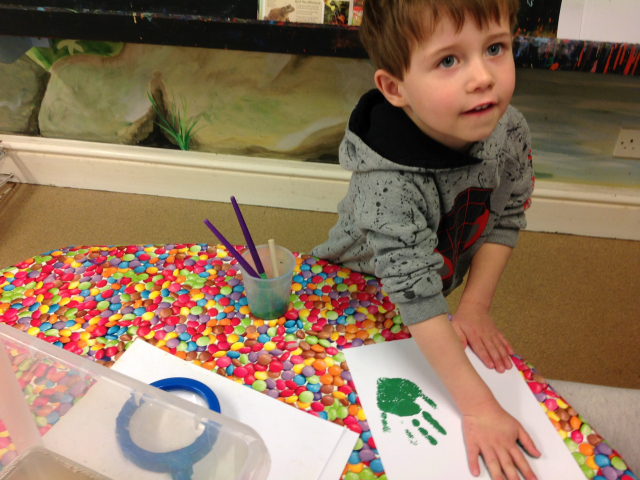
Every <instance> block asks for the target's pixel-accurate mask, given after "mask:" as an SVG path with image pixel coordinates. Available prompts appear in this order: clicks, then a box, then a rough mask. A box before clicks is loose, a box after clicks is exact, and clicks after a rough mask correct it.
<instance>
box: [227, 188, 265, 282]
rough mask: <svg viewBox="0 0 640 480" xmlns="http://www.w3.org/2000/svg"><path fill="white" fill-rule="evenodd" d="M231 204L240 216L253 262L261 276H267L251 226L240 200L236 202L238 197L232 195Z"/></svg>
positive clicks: (239, 219)
mask: <svg viewBox="0 0 640 480" xmlns="http://www.w3.org/2000/svg"><path fill="white" fill-rule="evenodd" d="M231 204H232V205H233V209H234V210H235V211H236V217H238V223H239V224H240V228H241V229H242V234H243V235H244V240H245V242H247V247H249V251H250V252H251V258H253V263H255V265H256V270H257V271H258V275H260V278H267V274H266V273H265V272H264V267H263V266H262V262H261V261H260V255H258V251H257V250H256V246H255V244H254V243H253V239H252V238H251V234H250V233H249V228H248V227H247V224H246V223H245V221H244V217H243V216H242V212H241V211H240V207H239V206H238V202H236V197H231Z"/></svg>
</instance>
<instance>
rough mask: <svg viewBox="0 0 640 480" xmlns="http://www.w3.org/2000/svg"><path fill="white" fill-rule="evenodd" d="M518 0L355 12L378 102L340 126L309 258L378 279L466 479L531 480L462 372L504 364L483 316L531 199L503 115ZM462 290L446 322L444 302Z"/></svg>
mask: <svg viewBox="0 0 640 480" xmlns="http://www.w3.org/2000/svg"><path fill="white" fill-rule="evenodd" d="M517 9H518V0H402V1H401V0H366V2H365V6H364V13H363V20H362V25H361V27H360V35H361V39H362V42H363V44H364V46H365V48H366V49H367V52H368V53H369V56H370V57H371V60H372V61H373V63H374V65H375V67H376V69H377V70H376V72H375V82H376V86H377V90H372V91H370V92H368V93H367V94H365V95H364V96H363V97H362V98H361V99H360V101H359V103H358V105H357V106H356V108H355V110H354V111H353V113H352V114H351V118H350V120H349V125H348V128H347V131H346V135H345V138H344V140H343V141H342V144H341V146H340V164H341V165H342V166H343V168H345V169H347V170H350V171H352V172H353V175H352V177H351V183H350V185H349V192H348V194H347V196H346V197H345V198H344V199H343V200H342V201H341V202H340V204H339V205H338V212H339V220H338V223H337V225H336V226H335V227H333V228H332V229H331V232H330V233H329V240H328V241H327V242H325V243H324V244H322V245H320V246H318V247H316V248H315V249H314V251H313V252H312V253H313V255H316V256H318V257H321V258H325V259H327V260H330V261H332V262H336V263H340V264H342V265H344V266H346V267H349V268H352V269H354V270H357V271H360V272H366V273H369V274H372V275H375V276H377V277H379V278H381V280H382V283H383V286H384V289H385V291H386V292H387V293H388V294H389V297H390V298H391V300H392V301H393V302H394V303H395V304H396V305H397V307H398V308H399V310H400V314H401V315H402V319H403V322H404V324H405V325H407V326H408V327H409V330H410V331H411V334H412V336H413V338H414V339H415V341H416V343H417V344H418V345H419V347H420V349H421V351H422V352H423V354H424V356H425V357H426V358H427V360H428V361H429V363H430V364H431V366H432V367H433V368H434V370H435V371H436V372H437V373H438V375H439V377H440V378H441V380H442V381H443V383H444V384H445V386H446V387H447V389H448V390H449V392H450V393H451V395H452V397H453V399H454V400H455V402H456V404H457V405H458V407H459V408H460V411H461V412H462V414H463V430H464V436H465V444H466V448H467V454H468V461H469V467H470V470H471V473H472V474H473V475H476V476H477V475H479V473H480V469H479V465H478V455H482V456H483V458H484V461H485V463H486V465H487V467H488V469H489V472H490V474H491V476H492V478H493V479H494V480H497V479H502V478H505V477H506V478H507V479H509V480H515V479H517V478H519V477H518V473H517V470H520V472H521V473H522V474H523V475H524V477H525V478H526V479H527V480H533V479H535V476H534V474H533V472H532V471H531V469H530V467H529V465H528V463H527V461H526V460H525V457H524V455H523V453H522V451H521V450H520V449H519V448H518V446H517V444H516V442H517V441H519V442H520V443H521V445H522V446H524V448H525V449H526V450H527V451H528V452H529V453H530V454H531V455H534V456H540V453H539V452H538V450H537V449H536V447H535V446H534V444H533V442H532V441H531V439H530V438H529V436H528V434H527V433H526V432H525V431H524V429H523V428H522V426H521V425H520V424H519V423H518V422H517V421H516V420H515V419H514V418H513V417H511V416H510V415H509V414H508V413H506V412H505V411H504V410H503V409H502V408H501V407H500V405H499V404H498V403H497V401H496V400H495V398H494V397H493V395H492V393H491V391H490V390H489V389H488V387H487V386H486V384H485V383H484V382H483V381H482V380H481V378H480V377H479V376H478V374H477V373H476V372H475V370H474V369H473V367H472V366H471V364H470V362H469V361H468V359H467V357H466V355H465V353H464V350H463V347H465V346H466V345H467V344H469V345H470V346H471V348H472V349H473V350H474V351H475V352H476V354H477V355H478V356H479V357H480V358H481V359H482V361H483V362H484V363H485V365H486V366H487V367H489V368H495V369H496V370H497V371H498V372H504V370H505V368H511V362H510V360H509V355H511V354H512V353H513V351H512V349H511V346H510V345H509V343H508V342H507V340H506V339H505V338H504V337H503V336H502V334H501V333H500V332H499V331H498V329H497V328H496V326H495V324H494V323H493V320H492V319H491V317H490V316H489V307H490V305H491V300H492V298H493V294H494V292H495V289H496V285H497V283H498V280H499V278H500V276H501V274H502V272H503V270H504V268H505V265H506V263H507V261H508V259H509V256H510V253H511V249H512V248H513V247H514V246H515V244H516V241H517V238H518V232H519V229H520V228H523V227H524V226H525V225H526V221H525V216H524V211H525V209H526V208H527V207H528V206H529V203H530V196H531V192H532V190H533V169H532V166H531V156H530V138H529V130H528V127H527V124H526V122H525V120H524V118H523V117H522V115H521V114H520V113H519V112H518V111H517V110H516V109H515V108H513V107H510V106H509V102H510V101H511V96H512V94H513V90H514V85H515V67H514V62H513V56H512V53H511V42H512V32H513V29H514V26H515V21H516V13H517ZM467 271H469V278H468V281H467V285H466V287H465V290H464V293H463V295H462V298H461V301H460V305H459V307H458V310H457V312H456V314H455V315H454V317H453V320H452V321H451V322H450V321H449V319H448V316H447V312H448V307H447V303H446V301H445V298H444V297H445V295H447V294H448V293H450V292H451V291H452V290H453V289H454V288H456V287H457V286H458V285H460V283H461V282H462V280H463V277H464V275H465V274H466V273H467Z"/></svg>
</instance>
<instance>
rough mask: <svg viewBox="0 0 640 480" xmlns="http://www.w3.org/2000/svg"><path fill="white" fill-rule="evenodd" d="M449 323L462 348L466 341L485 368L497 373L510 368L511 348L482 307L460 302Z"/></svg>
mask: <svg viewBox="0 0 640 480" xmlns="http://www.w3.org/2000/svg"><path fill="white" fill-rule="evenodd" d="M451 325H452V326H453V329H454V330H455V331H456V334H457V335H458V338H459V339H460V342H461V343H462V346H463V348H464V347H466V346H467V343H468V344H469V346H471V349H472V350H473V351H474V352H475V353H476V355H478V357H479V358H480V360H482V362H483V363H484V364H485V365H486V366H487V368H495V369H496V370H497V371H498V372H499V373H502V372H504V371H505V369H510V368H511V366H512V363H511V359H510V358H509V355H513V348H511V345H510V344H509V342H508V341H507V339H506V338H505V337H504V335H502V333H501V332H500V330H498V328H497V327H496V325H495V323H493V320H492V319H491V317H490V316H489V313H488V312H485V311H484V309H482V308H477V307H474V306H469V305H464V304H462V303H460V305H459V306H458V310H457V311H456V314H455V315H454V316H453V320H451Z"/></svg>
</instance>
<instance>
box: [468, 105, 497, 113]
mask: <svg viewBox="0 0 640 480" xmlns="http://www.w3.org/2000/svg"><path fill="white" fill-rule="evenodd" d="M495 106H496V104H495V103H493V102H487V103H482V104H480V105H478V106H476V107H474V108H472V109H471V110H467V111H466V112H463V113H464V114H466V115H473V114H482V113H485V112H487V111H489V110H491V109H493V107H495Z"/></svg>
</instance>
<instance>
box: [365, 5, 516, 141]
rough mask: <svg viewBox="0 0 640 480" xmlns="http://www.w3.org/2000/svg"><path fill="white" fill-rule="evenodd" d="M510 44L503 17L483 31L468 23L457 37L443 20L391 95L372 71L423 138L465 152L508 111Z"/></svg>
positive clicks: (416, 52) (511, 75) (511, 73)
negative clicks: (421, 132) (428, 138)
mask: <svg viewBox="0 0 640 480" xmlns="http://www.w3.org/2000/svg"><path fill="white" fill-rule="evenodd" d="M511 42H512V36H511V31H510V26H509V22H508V20H507V19H506V18H503V19H502V20H501V22H500V23H499V24H498V23H495V22H492V23H490V24H489V25H488V26H487V27H486V28H485V29H483V30H481V29H480V28H479V27H478V26H477V25H476V23H475V22H474V21H473V20H471V19H468V20H467V21H466V22H465V23H464V26H463V28H462V30H461V31H460V32H459V33H456V29H455V26H454V24H453V23H452V22H451V20H450V19H449V18H448V17H445V18H443V19H442V20H441V21H440V22H439V24H438V26H437V27H436V29H435V31H434V33H433V35H432V36H431V37H429V39H428V40H427V41H425V42H423V43H422V44H421V45H419V46H418V47H416V48H414V51H413V52H412V55H411V64H410V67H409V70H408V71H407V72H406V73H405V76H404V79H403V80H401V81H399V80H397V79H396V80H394V81H395V84H396V87H395V92H396V93H395V95H393V94H391V95H387V94H386V93H385V91H384V86H383V85H381V83H384V82H385V80H384V79H378V76H379V75H380V72H383V71H381V70H379V71H378V72H376V82H377V84H378V88H380V89H381V90H382V92H383V93H385V97H387V99H388V100H389V101H390V102H391V103H392V104H393V105H395V106H398V107H402V108H403V109H404V110H405V112H407V114H408V115H409V117H411V119H412V120H413V121H414V122H415V124H416V125H418V127H419V128H420V129H421V130H422V131H423V132H424V133H426V134H427V135H429V136H430V137H431V138H433V139H434V140H437V141H439V142H440V143H442V144H444V145H446V146H448V147H450V148H453V149H455V150H459V151H467V150H468V149H469V147H470V146H471V144H472V143H473V142H477V141H478V140H483V139H485V138H487V137H488V136H489V135H490V134H491V132H493V130H494V128H495V127H496V125H497V123H498V120H500V118H501V117H502V115H503V114H504V112H505V111H506V109H507V107H508V106H509V102H510V101H511V96H512V95H513V89H514V87H515V66H514V62H513V54H512V52H511ZM385 73H386V72H383V75H384V74H385ZM386 75H389V74H388V73H386ZM392 83H393V82H392ZM381 87H382V88H381ZM391 87H392V89H393V88H394V87H393V86H391ZM390 97H391V98H390Z"/></svg>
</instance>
